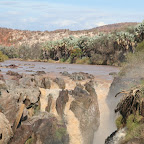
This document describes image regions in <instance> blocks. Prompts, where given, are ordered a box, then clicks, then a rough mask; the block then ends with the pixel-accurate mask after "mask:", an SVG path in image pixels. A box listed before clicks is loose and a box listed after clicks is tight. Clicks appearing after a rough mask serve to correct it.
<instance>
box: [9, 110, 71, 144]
mask: <svg viewBox="0 0 144 144" xmlns="http://www.w3.org/2000/svg"><path fill="white" fill-rule="evenodd" d="M29 140H31V143H32V144H69V136H68V134H67V130H66V126H65V125H64V124H63V123H60V122H59V121H58V120H57V119H56V118H55V117H54V116H53V115H51V114H48V113H47V112H43V113H39V115H37V116H33V117H32V118H31V119H29V120H28V121H25V122H23V123H22V125H21V127H19V128H18V129H17V130H16V132H15V135H14V137H13V138H12V139H11V141H10V142H9V143H10V144H25V143H26V142H27V141H29Z"/></svg>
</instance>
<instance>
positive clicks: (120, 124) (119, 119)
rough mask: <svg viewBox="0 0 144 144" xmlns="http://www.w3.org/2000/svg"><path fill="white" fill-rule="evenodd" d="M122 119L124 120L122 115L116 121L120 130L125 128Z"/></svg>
mask: <svg viewBox="0 0 144 144" xmlns="http://www.w3.org/2000/svg"><path fill="white" fill-rule="evenodd" d="M122 118H123V117H122V115H120V116H119V117H118V118H117V119H116V121H115V123H116V126H117V129H120V128H122V127H123V124H122Z"/></svg>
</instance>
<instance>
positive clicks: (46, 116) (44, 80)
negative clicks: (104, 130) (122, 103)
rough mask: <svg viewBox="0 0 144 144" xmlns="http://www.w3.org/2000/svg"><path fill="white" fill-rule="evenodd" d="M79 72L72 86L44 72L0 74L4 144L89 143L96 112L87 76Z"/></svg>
mask: <svg viewBox="0 0 144 144" xmlns="http://www.w3.org/2000/svg"><path fill="white" fill-rule="evenodd" d="M76 75H78V74H76ZM80 75H81V73H80ZM83 75H85V78H84V79H81V80H80V81H81V83H79V84H77V82H75V81H77V80H78V79H77V78H76V79H73V83H72V85H66V83H67V81H68V80H69V79H71V78H70V77H61V76H59V77H57V76H55V77H51V76H49V74H45V73H40V74H32V75H30V74H18V73H15V72H12V71H9V72H8V73H7V75H6V76H5V77H7V79H4V78H3V76H2V75H1V79H2V80H0V92H1V95H0V112H1V113H2V115H3V116H4V117H5V119H6V120H7V125H9V131H10V132H9V136H7V139H6V140H5V141H6V143H9V144H25V143H28V142H29V141H30V142H31V143H32V144H36V143H37V144H75V143H77V144H91V143H92V141H93V135H94V132H95V131H96V130H97V128H98V126H99V117H100V114H99V107H98V102H97V94H96V92H95V89H94V83H93V82H92V81H90V79H91V76H90V77H89V76H87V74H83ZM14 77H15V79H14ZM74 77H75V74H74ZM1 113H0V114H1ZM1 120H2V118H1V115H0V122H1ZM73 121H74V123H73ZM4 127H5V126H4ZM71 127H76V130H75V129H71ZM0 136H1V133H0ZM4 136H5V134H4V135H3V134H2V139H0V142H1V141H2V140H3V138H4Z"/></svg>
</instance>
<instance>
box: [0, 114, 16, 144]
mask: <svg viewBox="0 0 144 144" xmlns="http://www.w3.org/2000/svg"><path fill="white" fill-rule="evenodd" d="M12 136H13V132H12V129H11V125H10V123H9V121H8V120H7V118H6V117H5V115H4V114H3V113H1V112H0V144H7V143H8V142H9V140H10V138H11V137H12Z"/></svg>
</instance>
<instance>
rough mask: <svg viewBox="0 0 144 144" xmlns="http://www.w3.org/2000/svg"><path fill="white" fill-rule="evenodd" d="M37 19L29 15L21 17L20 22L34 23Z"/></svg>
mask: <svg viewBox="0 0 144 144" xmlns="http://www.w3.org/2000/svg"><path fill="white" fill-rule="evenodd" d="M37 20H38V19H37V18H33V17H29V18H23V19H21V22H24V23H34V22H36V21H37Z"/></svg>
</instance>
